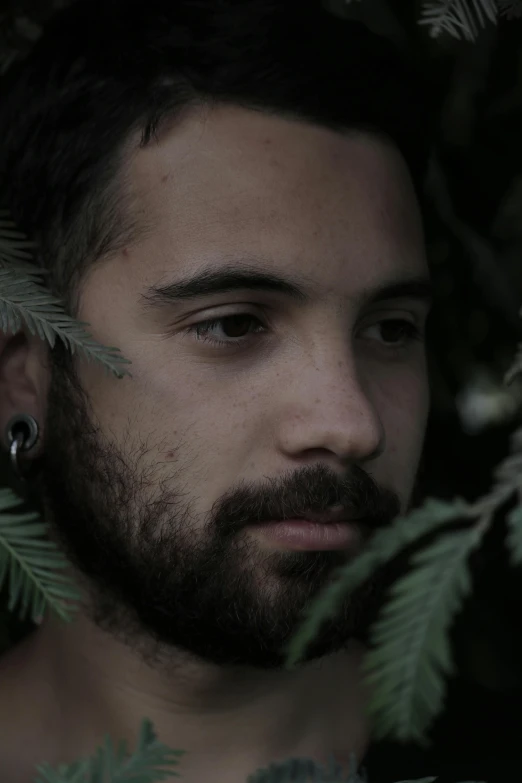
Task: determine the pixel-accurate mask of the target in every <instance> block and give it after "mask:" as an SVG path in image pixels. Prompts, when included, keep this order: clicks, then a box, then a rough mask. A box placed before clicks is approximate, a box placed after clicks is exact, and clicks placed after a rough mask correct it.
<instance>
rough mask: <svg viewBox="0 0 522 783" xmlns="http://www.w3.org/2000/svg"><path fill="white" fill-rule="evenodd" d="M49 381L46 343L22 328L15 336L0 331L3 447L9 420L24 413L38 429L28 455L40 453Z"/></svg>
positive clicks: (49, 372) (1, 437)
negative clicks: (35, 439) (33, 419)
mask: <svg viewBox="0 0 522 783" xmlns="http://www.w3.org/2000/svg"><path fill="white" fill-rule="evenodd" d="M50 381H51V369H50V362H49V346H48V344H47V343H46V342H45V341H44V340H42V339H40V338H39V337H36V336H35V335H32V334H31V333H30V332H29V331H28V330H25V329H24V330H23V331H20V332H18V333H17V334H15V335H13V334H4V333H3V332H0V441H1V443H2V445H3V447H4V448H5V449H6V450H8V449H9V445H10V444H9V439H8V437H7V432H6V429H7V424H8V422H9V420H10V419H11V418H12V417H13V416H16V415H17V414H20V413H28V414H30V415H31V416H33V417H34V418H35V419H36V421H37V423H38V426H39V428H40V431H39V436H38V441H37V443H36V445H35V446H34V447H33V449H31V451H30V453H28V458H29V459H30V458H31V457H39V456H40V455H41V453H42V444H43V438H44V432H43V428H44V423H45V418H46V410H47V395H48V392H49V385H50Z"/></svg>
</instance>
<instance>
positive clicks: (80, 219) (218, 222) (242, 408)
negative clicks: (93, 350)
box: [0, 0, 429, 783]
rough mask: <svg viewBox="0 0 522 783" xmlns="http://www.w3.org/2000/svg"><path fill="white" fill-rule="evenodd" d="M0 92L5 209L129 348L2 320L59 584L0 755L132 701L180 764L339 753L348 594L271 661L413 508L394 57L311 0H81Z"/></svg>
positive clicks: (352, 655) (91, 735)
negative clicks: (113, 366)
mask: <svg viewBox="0 0 522 783" xmlns="http://www.w3.org/2000/svg"><path fill="white" fill-rule="evenodd" d="M2 92H3V96H4V97H3V98H2V104H1V108H0V123H1V127H2V138H3V139H4V142H3V146H2V166H1V168H2V182H3V183H5V188H4V195H5V200H6V204H8V205H9V208H10V209H11V212H12V214H13V216H14V218H15V220H16V221H17V223H18V225H19V226H20V227H21V228H22V229H23V230H24V231H26V232H27V233H28V234H29V235H30V236H31V238H32V239H34V240H35V241H37V242H38V258H39V261H40V263H42V264H43V265H45V266H46V267H47V268H48V269H49V270H50V272H51V276H50V278H49V281H48V283H47V284H48V286H49V287H50V288H52V290H53V291H54V292H55V293H57V294H59V295H60V296H61V297H63V299H64V300H65V301H66V303H67V305H68V308H69V311H70V312H71V314H72V315H74V317H76V318H78V319H79V320H81V321H83V322H87V323H88V324H89V331H90V332H91V333H92V334H93V336H94V337H95V338H96V339H97V340H98V341H99V342H100V343H102V344H103V345H114V346H117V347H118V348H120V349H121V351H122V353H123V355H124V356H125V357H126V358H127V359H130V360H131V362H132V365H131V366H130V368H129V369H130V371H131V373H132V377H125V378H123V379H117V378H115V377H114V376H113V375H109V374H107V372H106V371H105V369H104V368H103V367H102V366H101V365H99V364H97V363H88V362H86V361H85V360H84V359H83V358H82V357H80V356H77V355H75V356H74V357H71V356H70V355H69V353H68V351H67V349H66V348H64V347H63V346H62V345H60V344H59V345H57V346H56V347H55V349H54V350H52V351H51V350H50V349H49V347H48V345H47V343H45V342H44V341H42V340H40V339H39V338H37V337H35V336H32V335H31V334H30V332H29V331H28V330H27V329H24V330H23V331H22V332H20V333H19V334H18V335H16V336H13V335H5V336H4V341H3V350H2V354H1V357H0V378H1V384H0V389H1V401H2V405H1V420H0V426H1V428H2V431H3V432H5V431H6V427H7V425H8V423H9V421H10V420H11V419H12V417H13V416H18V415H20V414H26V415H29V416H32V417H33V418H34V420H35V422H36V423H37V425H38V427H39V438H38V441H37V444H36V446H35V447H34V448H33V449H32V450H31V451H30V452H29V453H28V456H27V458H26V459H25V462H24V465H25V468H29V467H30V466H32V471H33V473H34V475H35V478H34V486H35V487H36V492H37V497H38V498H39V503H40V505H41V509H42V514H43V516H44V517H45V519H46V521H48V522H49V524H50V530H51V535H52V537H53V538H54V539H55V540H56V541H57V542H59V543H60V545H61V546H62V547H63V549H64V550H65V552H66V553H67V555H68V557H69V559H70V561H71V564H72V573H73V574H74V577H75V579H76V581H77V582H78V584H80V585H81V586H82V588H83V592H84V595H85V600H84V602H83V603H82V605H81V607H80V609H79V611H78V613H77V614H76V616H75V619H74V622H72V623H71V624H65V623H64V622H62V621H60V620H57V619H54V618H53V617H51V616H46V617H45V619H44V621H43V623H42V625H41V627H39V628H38V629H37V630H36V631H35V632H34V633H32V634H31V635H30V636H28V637H27V638H26V639H24V641H23V642H22V643H21V644H19V645H17V646H16V647H15V648H13V650H11V651H9V653H8V654H7V655H6V656H4V659H3V660H2V662H1V664H2V674H1V688H2V704H3V705H4V706H2V708H1V710H2V711H3V715H2V719H1V729H2V731H1V736H2V741H1V745H2V748H1V754H2V756H3V758H2V759H1V761H2V769H5V770H9V774H7V773H6V777H7V779H8V780H9V781H10V782H11V783H25V781H29V780H32V779H33V771H34V765H35V764H37V763H40V762H44V761H45V762H48V763H50V764H58V763H61V762H71V761H73V760H75V759H77V758H79V757H80V756H85V755H88V754H91V753H93V752H94V750H95V749H96V748H97V747H98V746H99V745H100V744H101V742H102V740H103V737H104V735H105V734H107V733H108V734H110V736H111V737H112V738H113V739H114V741H115V742H117V741H119V740H121V739H125V740H127V742H128V745H129V747H131V748H134V746H135V743H136V739H137V736H138V731H139V728H140V725H141V720H142V718H144V717H148V718H150V719H151V720H152V722H153V724H154V727H155V729H156V731H157V733H158V737H159V739H160V740H161V741H162V742H163V743H165V744H167V745H168V746H169V747H171V748H174V749H176V748H179V749H183V750H185V751H186V755H185V756H184V757H183V758H182V760H181V763H180V767H179V772H180V773H181V775H182V777H183V780H184V781H186V783H196V781H197V783H200V782H201V781H206V780H212V781H213V783H225V781H226V783H243V781H245V780H246V778H247V776H248V774H250V773H251V772H253V771H254V770H256V769H258V768H259V767H262V766H266V765H268V764H269V763H271V762H273V761H282V760H284V759H286V758H288V757H290V756H293V757H296V756H301V757H312V758H315V759H317V760H318V761H325V760H326V759H327V758H328V757H329V755H330V754H332V753H333V754H334V756H335V757H336V758H337V759H338V760H339V761H340V762H341V763H343V764H345V765H347V764H348V760H349V757H350V754H351V753H352V752H353V753H355V755H356V757H357V759H359V760H361V759H363V757H364V754H365V752H366V749H367V746H368V741H369V727H368V726H367V723H366V720H365V712H364V706H365V699H366V696H367V694H365V690H364V686H363V682H362V678H361V674H360V663H361V656H362V654H363V641H364V638H365V629H366V625H367V622H368V617H369V615H370V613H371V612H370V608H371V606H372V600H371V597H372V594H373V593H372V590H371V588H369V589H368V590H367V591H364V592H362V593H361V595H360V596H359V597H358V598H357V600H356V599H355V598H347V599H346V601H345V605H344V606H343V607H342V611H341V612H340V614H339V616H337V617H336V618H334V619H333V620H332V621H331V622H330V623H329V624H328V625H327V626H325V627H324V628H323V629H322V630H321V634H320V637H319V638H318V639H317V640H316V642H315V643H314V644H313V645H312V646H311V647H310V649H309V650H308V653H307V657H306V659H305V661H304V663H303V665H302V666H300V667H299V668H298V669H296V670H295V671H287V670H286V669H285V668H284V653H283V652H282V651H283V648H284V646H285V644H286V643H287V642H288V640H289V639H290V638H291V636H292V635H293V633H294V632H295V631H296V629H297V627H298V625H299V622H300V620H301V613H302V611H303V609H305V608H306V606H307V605H308V604H309V603H310V601H311V599H313V598H314V596H316V595H317V594H318V593H319V592H320V590H321V588H322V587H323V586H324V585H325V584H327V582H328V580H329V579H330V578H331V573H332V569H333V568H334V567H337V566H338V565H339V564H340V563H342V562H345V561H346V560H348V559H351V558H353V557H354V556H355V555H356V554H357V553H358V552H359V551H361V548H362V547H363V546H364V542H365V540H367V537H368V536H369V535H371V533H372V531H374V530H375V528H376V527H377V526H382V525H387V524H390V522H391V521H392V520H393V518H394V517H395V516H396V515H397V514H398V513H399V512H402V511H405V510H406V509H407V508H408V507H409V506H410V504H411V502H412V493H413V491H414V487H415V481H416V476H417V471H418V466H419V460H420V456H421V451H422V445H423V440H424V432H425V426H426V420H427V414H428V407H429V389H428V380H427V370H426V355H425V353H426V352H425V345H424V332H425V323H426V317H427V314H428V308H429V303H428V296H429V283H428V269H427V262H426V258H425V250H424V241H423V232H422V224H421V218H420V211H419V206H418V199H417V194H418V192H419V188H420V185H419V183H420V182H421V181H422V173H423V166H424V161H425V158H426V146H427V142H426V128H425V127H424V125H423V122H424V121H425V120H424V117H423V114H422V112H421V109H420V106H421V103H420V95H419V93H417V92H416V88H415V86H414V84H413V82H412V75H411V73H410V72H409V71H408V70H407V69H405V68H403V65H402V64H401V62H400V60H399V56H398V54H397V53H396V52H395V51H394V50H393V49H392V48H390V47H389V46H388V45H387V44H386V43H385V42H384V41H379V40H377V39H375V38H374V37H373V36H372V35H370V34H369V33H368V31H366V30H365V29H364V28H363V27H362V26H360V25H358V24H357V25H355V24H353V25H352V24H349V23H347V22H344V21H342V20H340V19H337V18H335V17H333V16H331V15H330V14H329V13H327V12H326V11H325V10H323V9H322V8H321V7H320V5H319V4H318V3H312V2H298V3H295V4H294V3H284V4H283V3H279V2H274V3H269V2H260V1H259V0H258V1H256V0H252V1H251V2H248V1H245V2H243V3H241V4H236V3H234V2H231V1H230V2H227V1H225V2H220V3H217V2H215V1H213V2H211V1H210V0H208V1H206V0H200V2H190V1H189V0H186V1H184V0H177V2H172V1H171V0H153V1H152V2H149V3H146V4H139V5H138V4H131V5H130V6H129V5H128V4H127V3H126V2H123V0H112V2H108V0H103V2H101V1H100V2H92V0H88V1H86V2H80V3H77V4H76V5H73V6H72V7H71V9H70V10H69V11H67V12H63V13H62V14H61V15H60V16H58V17H57V18H56V21H55V23H54V25H53V26H52V27H50V28H49V29H48V30H47V31H46V33H45V35H44V37H43V39H42V40H41V41H40V43H39V44H38V45H37V46H36V48H35V50H34V52H33V53H32V55H31V56H30V58H29V59H28V60H27V61H25V62H23V63H22V64H21V65H20V66H19V67H18V69H17V70H16V71H13V73H12V74H10V75H8V77H7V80H6V84H5V85H4V87H3V91H2ZM8 445H9V442H8V438H7V435H4V446H5V447H6V448H7V447H8ZM281 520H290V521H289V522H287V523H286V524H283V523H282V522H281ZM292 520H293V521H292ZM13 705H15V706H13ZM16 705H18V706H16Z"/></svg>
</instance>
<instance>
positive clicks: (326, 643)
mask: <svg viewBox="0 0 522 783" xmlns="http://www.w3.org/2000/svg"><path fill="white" fill-rule="evenodd" d="M67 365H68V366H67ZM89 408H90V406H89V402H88V399H87V398H86V396H85V394H84V393H83V391H82V389H81V387H80V385H79V383H78V381H77V378H76V376H75V374H74V372H73V371H72V370H71V366H70V364H69V361H68V359H67V358H66V359H64V361H63V363H62V365H61V366H59V365H57V366H56V368H55V369H54V371H53V376H52V382H51V386H50V390H49V407H48V414H47V420H46V424H45V433H46V438H45V441H46V442H45V452H44V456H43V457H42V458H41V460H40V462H39V465H38V466H37V468H35V469H37V470H38V476H37V478H36V480H35V484H36V488H37V497H38V502H39V505H40V507H41V512H42V515H43V516H44V518H45V519H46V521H48V522H49V524H50V535H51V537H52V538H53V540H54V541H55V542H56V543H57V544H58V546H59V547H60V548H61V549H62V550H63V551H64V553H65V555H66V556H67V558H68V559H69V561H70V562H71V564H72V565H73V567H74V569H75V571H76V574H75V577H76V581H77V582H78V584H79V586H80V587H81V588H82V589H83V592H84V594H85V597H86V600H85V605H84V606H83V607H82V611H83V612H84V613H85V614H86V616H87V617H88V618H89V619H90V620H91V621H92V622H94V623H95V624H96V625H97V626H98V627H99V628H101V629H102V630H104V631H106V632H108V633H110V634H111V635H113V636H115V637H116V638H118V639H120V640H121V641H123V642H124V643H125V644H128V645H129V646H131V647H132V648H133V649H134V651H135V652H137V653H138V654H140V655H141V656H142V658H143V659H144V660H146V661H147V662H148V663H151V662H158V663H160V662H161V663H162V664H163V665H165V664H169V663H170V664H172V665H174V664H175V663H177V664H178V665H179V660H180V654H181V656H183V655H186V656H187V657H189V658H192V657H197V658H199V659H202V660H204V661H206V662H210V663H213V664H216V665H219V666H239V665H241V666H253V667H259V668H262V669H274V668H280V667H282V666H283V664H284V660H285V655H284V652H283V650H284V647H285V645H286V644H287V643H288V641H289V639H290V638H291V637H292V636H293V634H294V633H295V631H296V629H297V628H298V626H299V624H300V622H301V621H302V612H303V610H304V609H305V608H306V607H307V606H308V604H309V603H310V601H311V600H312V599H313V598H314V597H315V596H316V595H317V594H318V592H319V591H320V590H321V589H322V588H323V587H324V586H325V585H326V584H327V583H328V582H329V581H331V579H332V574H333V572H334V571H335V569H336V568H337V567H338V566H340V565H342V564H343V563H344V562H346V561H347V555H346V553H345V552H339V551H320V552H301V551H299V552H298V551H294V552H270V553H262V552H260V551H259V550H258V548H257V547H256V546H255V544H254V543H253V542H251V541H250V540H248V539H247V538H246V537H245V536H239V533H240V532H241V531H242V530H243V528H244V527H245V525H246V524H247V523H248V522H249V521H252V520H253V519H257V518H258V515H259V514H260V513H261V514H263V517H264V518H276V517H277V514H276V513H274V516H273V517H271V516H270V513H271V509H273V510H274V512H275V510H276V509H277V508H280V507H281V501H288V500H289V499H290V498H293V502H294V503H295V498H296V497H299V498H300V499H301V504H302V505H303V506H309V507H315V508H318V507H319V505H320V506H321V507H322V508H324V509H325V510H326V509H327V508H328V507H330V506H333V505H336V504H339V503H342V504H343V505H348V506H349V507H351V508H353V509H354V511H358V512H359V513H357V514H356V515H357V516H362V517H364V518H365V519H367V520H368V524H367V525H366V526H363V530H362V532H363V534H364V536H365V537H366V538H369V537H370V536H371V535H372V534H373V532H374V531H375V529H377V528H378V527H381V526H384V525H388V524H389V523H390V522H391V520H392V519H393V518H394V517H395V516H397V514H398V513H399V512H400V510H401V509H400V502H399V499H398V497H397V495H396V494H395V493H393V492H391V491H390V490H388V489H384V488H381V487H379V486H378V485H377V484H376V483H375V482H374V481H373V479H371V478H370V476H369V475H368V474H367V473H365V472H364V471H363V470H362V469H360V468H357V467H354V468H353V469H352V470H351V472H350V475H349V476H348V477H347V478H346V479H345V480H341V479H340V478H339V477H338V476H336V475H335V474H334V473H332V472H331V471H329V470H327V469H325V468H323V467H320V466H319V467H314V468H305V469H303V470H300V471H299V472H298V473H296V474H294V475H293V476H291V477H290V478H289V479H288V480H285V485H284V487H283V485H281V488H282V489H284V490H285V492H281V491H280V492H278V493H276V492H275V484H274V486H272V487H270V488H267V489H265V490H264V492H263V493H262V494H260V492H259V489H258V488H257V487H253V488H250V487H249V486H247V485H245V484H243V485H242V486H241V487H239V488H238V489H235V490H234V491H232V492H230V493H229V494H228V495H227V496H226V497H224V498H221V499H220V500H219V502H216V503H215V504H214V507H213V513H212V518H211V520H210V522H209V523H207V524H206V525H205V526H204V527H201V524H199V525H194V523H193V520H194V514H193V512H192V508H191V500H190V498H189V499H188V500H186V492H185V493H184V492H177V491H176V490H175V489H174V490H173V488H172V487H173V486H175V485H176V480H177V481H178V484H179V485H180V486H183V485H182V482H181V479H180V476H179V475H173V476H172V475H171V476H169V477H168V479H166V478H165V476H163V478H162V479H161V480H158V479H157V478H156V477H155V467H154V466H152V467H151V466H150V464H149V465H148V466H146V465H144V464H143V463H142V458H143V457H145V456H146V455H147V453H148V451H149V449H148V447H147V445H146V444H144V443H135V442H133V439H134V436H133V434H132V431H131V429H130V428H129V431H128V436H127V439H126V444H127V448H126V450H125V452H122V451H121V450H119V449H118V448H117V447H116V446H115V445H113V444H111V443H109V442H107V441H104V440H103V438H102V437H100V433H99V432H98V431H97V430H96V428H95V426H94V425H93V418H91V416H90V413H89ZM182 463H183V459H182V455H181V464H182ZM183 478H184V477H183ZM148 492H152V495H151V494H148ZM276 501H279V503H276ZM196 522H197V520H196ZM393 574H394V570H393V567H389V566H388V567H384V568H383V569H381V571H380V572H379V573H378V574H377V575H376V576H375V577H374V578H373V579H371V580H370V581H369V582H368V583H367V584H365V585H364V586H363V587H362V588H361V589H359V590H358V591H356V592H355V593H354V594H353V595H352V596H350V597H347V598H346V599H345V600H344V601H343V604H342V607H341V608H340V611H339V613H338V614H337V615H336V616H335V617H334V618H330V619H329V620H328V621H326V622H325V623H324V625H323V626H322V628H321V631H320V634H319V636H318V638H317V639H316V640H315V641H314V642H313V643H312V644H311V645H310V647H309V649H308V651H307V653H306V656H305V658H304V661H305V662H309V661H312V660H316V659H319V658H322V657H324V656H326V655H329V654H332V653H335V652H337V651H339V650H343V649H345V647H346V646H347V645H348V644H349V643H350V641H351V640H353V639H359V640H366V638H367V633H368V627H369V623H370V621H373V619H374V618H375V616H376V612H377V610H378V608H379V607H380V605H381V604H382V600H383V595H384V590H385V588H386V586H387V585H388V584H389V582H390V576H391V575H393Z"/></svg>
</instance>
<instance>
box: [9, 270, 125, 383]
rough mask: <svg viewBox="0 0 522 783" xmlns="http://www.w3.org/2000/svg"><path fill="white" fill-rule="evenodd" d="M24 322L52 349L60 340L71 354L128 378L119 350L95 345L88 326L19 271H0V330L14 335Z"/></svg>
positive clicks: (96, 343) (123, 359)
mask: <svg viewBox="0 0 522 783" xmlns="http://www.w3.org/2000/svg"><path fill="white" fill-rule="evenodd" d="M23 322H25V324H26V325H27V328H28V329H29V331H30V332H31V334H33V335H34V334H37V335H38V336H39V337H40V338H41V339H42V340H47V342H48V343H49V345H50V346H51V348H52V347H53V346H54V343H55V341H56V337H60V338H61V339H62V340H63V341H64V342H65V344H66V345H67V346H68V348H69V350H70V351H71V353H73V354H74V352H75V350H76V349H79V350H80V351H82V352H83V353H84V355H85V356H86V358H87V359H95V360H97V361H99V362H101V363H102V364H103V365H104V366H105V367H106V369H108V370H109V371H111V372H113V373H114V374H115V375H116V376H117V377H118V378H122V377H123V375H130V373H129V372H128V371H127V370H121V368H119V367H118V364H130V363H131V362H130V361H129V360H128V359H125V358H124V357H123V356H121V355H120V351H119V349H118V348H106V347H104V346H102V345H100V344H99V343H98V342H96V340H94V339H93V338H92V337H91V335H89V334H88V333H87V332H86V331H85V329H84V328H83V327H84V326H88V324H86V323H83V322H81V321H77V320H76V319H74V318H72V317H71V316H70V315H67V313H66V312H65V311H64V309H63V306H62V304H61V302H60V300H59V299H56V298H55V297H54V296H53V295H52V294H51V293H50V292H48V291H47V290H46V289H45V288H44V287H43V286H41V285H39V284H38V283H37V282H36V281H35V280H34V279H33V278H32V277H30V276H27V275H26V274H25V273H22V272H21V271H20V270H12V269H5V268H0V330H1V331H2V332H4V333H5V332H11V333H12V334H16V333H17V332H18V331H20V329H21V328H22V323H23Z"/></svg>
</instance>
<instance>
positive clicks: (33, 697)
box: [0, 636, 52, 783]
mask: <svg viewBox="0 0 522 783" xmlns="http://www.w3.org/2000/svg"><path fill="white" fill-rule="evenodd" d="M31 653H32V638H31V636H29V637H26V638H25V639H23V640H22V641H21V642H19V643H18V644H17V645H15V646H14V647H13V648H11V649H9V650H8V651H7V652H5V653H4V654H3V655H2V656H0V769H1V770H2V783H33V781H34V780H36V777H37V772H36V765H37V764H39V763H42V761H44V760H46V757H47V755H48V753H49V752H50V745H51V744H52V743H51V737H50V734H49V727H48V726H47V725H46V718H45V715H46V709H47V706H48V705H47V704H46V701H48V694H46V693H45V689H44V688H42V687H41V683H38V681H37V677H36V676H35V671H34V667H33V666H32V665H31V664H32V660H31Z"/></svg>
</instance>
